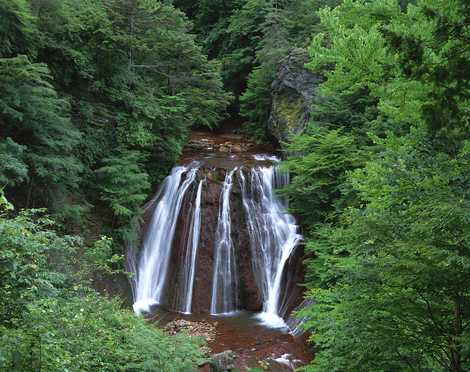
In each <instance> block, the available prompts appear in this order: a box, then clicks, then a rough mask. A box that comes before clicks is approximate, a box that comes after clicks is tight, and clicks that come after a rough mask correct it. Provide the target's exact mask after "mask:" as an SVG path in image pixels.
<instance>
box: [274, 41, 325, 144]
mask: <svg viewBox="0 0 470 372" xmlns="http://www.w3.org/2000/svg"><path fill="white" fill-rule="evenodd" d="M307 62H308V55H307V52H306V51H305V50H304V49H294V50H293V51H292V52H291V53H290V54H289V55H288V56H287V58H286V59H285V60H284V61H283V63H282V64H281V66H280V68H279V71H278V76H277V78H276V80H274V82H273V84H272V105H271V114H270V118H269V122H268V132H269V134H270V135H271V136H272V137H274V138H275V139H276V140H277V141H278V142H282V141H285V140H286V139H287V138H288V137H289V135H291V134H296V133H300V132H301V131H302V130H303V129H304V128H305V125H306V124H307V122H308V120H309V117H310V106H311V104H312V100H313V98H314V96H315V94H316V92H317V89H318V86H319V84H320V83H321V81H322V79H321V76H319V75H317V74H314V73H312V72H311V71H310V70H308V69H307V68H305V64H306V63H307Z"/></svg>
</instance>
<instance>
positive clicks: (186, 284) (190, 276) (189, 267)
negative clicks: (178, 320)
mask: <svg viewBox="0 0 470 372" xmlns="http://www.w3.org/2000/svg"><path fill="white" fill-rule="evenodd" d="M203 182H204V180H201V181H199V186H198V188H197V193H196V201H195V204H194V208H193V209H192V218H191V224H190V226H189V234H188V235H189V236H188V240H187V242H186V252H185V257H184V263H183V265H182V267H181V270H182V271H183V288H182V293H183V296H182V298H183V303H182V304H181V305H180V309H179V310H180V311H181V312H182V313H185V314H190V313H191V304H192V300H193V287H194V277H195V274H196V258H197V248H198V245H199V234H200V232H201V197H202V184H203Z"/></svg>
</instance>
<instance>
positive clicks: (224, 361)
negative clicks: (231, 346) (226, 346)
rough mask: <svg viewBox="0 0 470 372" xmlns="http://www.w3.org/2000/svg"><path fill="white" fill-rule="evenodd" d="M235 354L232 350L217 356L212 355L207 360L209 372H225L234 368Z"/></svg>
mask: <svg viewBox="0 0 470 372" xmlns="http://www.w3.org/2000/svg"><path fill="white" fill-rule="evenodd" d="M235 358H236V354H235V353H234V352H233V351H232V350H226V351H224V352H222V353H219V354H214V355H212V357H211V358H210V360H209V365H210V367H211V372H227V371H231V370H233V369H234V368H235V364H234V361H235Z"/></svg>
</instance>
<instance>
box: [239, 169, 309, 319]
mask: <svg viewBox="0 0 470 372" xmlns="http://www.w3.org/2000/svg"><path fill="white" fill-rule="evenodd" d="M245 173H248V175H249V181H248V180H247V176H245ZM239 174H240V186H241V190H242V199H243V205H244V207H245V210H246V215H247V226H248V232H249V235H250V243H251V251H252V256H253V262H252V264H253V271H254V273H255V278H256V281H257V284H258V286H259V288H260V289H261V292H262V296H263V312H262V313H261V314H260V315H259V317H260V319H261V320H263V321H264V322H265V323H266V324H267V325H270V326H274V327H285V323H284V320H283V319H282V318H281V316H280V306H281V304H280V298H281V289H282V288H281V287H282V277H283V273H284V269H285V266H286V263H287V260H288V259H289V257H290V255H291V254H292V252H293V250H294V249H295V247H296V246H297V244H298V242H299V241H300V239H301V238H302V237H301V235H299V234H298V232H297V230H298V228H297V225H296V224H295V219H294V217H293V216H292V215H290V214H288V213H287V212H286V210H287V205H286V202H285V201H283V200H282V199H281V198H279V197H277V196H276V195H275V193H274V190H275V188H277V187H283V186H286V185H287V183H288V182H289V178H288V174H287V173H284V172H282V171H280V170H279V168H278V167H276V166H270V167H257V168H252V169H248V170H246V171H245V170H244V169H241V170H240V172H239Z"/></svg>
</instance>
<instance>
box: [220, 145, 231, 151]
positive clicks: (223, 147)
mask: <svg viewBox="0 0 470 372" xmlns="http://www.w3.org/2000/svg"><path fill="white" fill-rule="evenodd" d="M219 151H220V152H230V147H228V146H220V147H219Z"/></svg>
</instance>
